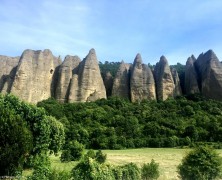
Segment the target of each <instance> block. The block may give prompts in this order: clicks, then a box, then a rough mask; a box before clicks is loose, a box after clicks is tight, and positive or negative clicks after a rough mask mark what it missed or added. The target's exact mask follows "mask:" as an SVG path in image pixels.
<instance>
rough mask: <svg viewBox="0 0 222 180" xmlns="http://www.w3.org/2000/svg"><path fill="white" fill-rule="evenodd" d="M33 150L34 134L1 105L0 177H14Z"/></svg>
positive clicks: (20, 119) (18, 117)
mask: <svg viewBox="0 0 222 180" xmlns="http://www.w3.org/2000/svg"><path fill="white" fill-rule="evenodd" d="M32 148H33V137H32V132H31V131H30V129H29V128H28V125H27V123H26V122H25V121H24V120H23V119H22V118H21V117H20V116H18V115H16V113H15V112H14V111H13V109H11V108H7V107H5V106H4V105H3V104H2V103H0V176H5V175H10V176H14V175H16V174H17V173H20V172H21V171H22V167H23V163H24V161H25V160H26V157H27V156H28V155H29V153H30V152H31V150H32Z"/></svg>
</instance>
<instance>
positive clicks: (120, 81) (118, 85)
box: [112, 61, 130, 99]
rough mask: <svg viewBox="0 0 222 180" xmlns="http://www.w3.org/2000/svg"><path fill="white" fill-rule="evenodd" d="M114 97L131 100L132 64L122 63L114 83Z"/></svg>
mask: <svg viewBox="0 0 222 180" xmlns="http://www.w3.org/2000/svg"><path fill="white" fill-rule="evenodd" d="M112 96H118V97H121V98H125V99H130V64H126V63H124V62H123V61H122V62H121V64H120V66H119V69H118V71H117V73H116V76H115V78H114V81H113V89H112Z"/></svg>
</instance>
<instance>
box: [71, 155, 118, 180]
mask: <svg viewBox="0 0 222 180" xmlns="http://www.w3.org/2000/svg"><path fill="white" fill-rule="evenodd" d="M72 177H73V178H74V179H89V180H98V179H100V180H112V179H114V175H113V172H112V168H111V167H110V166H109V165H106V164H100V163H98V162H97V161H96V160H95V159H92V158H90V157H87V156H85V157H84V158H83V160H82V161H80V162H79V163H78V164H77V165H76V167H74V168H73V170H72Z"/></svg>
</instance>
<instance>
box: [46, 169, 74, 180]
mask: <svg viewBox="0 0 222 180" xmlns="http://www.w3.org/2000/svg"><path fill="white" fill-rule="evenodd" d="M48 179H49V180H70V179H71V174H70V172H67V171H58V170H57V169H53V170H52V171H51V172H50V174H49V177H48Z"/></svg>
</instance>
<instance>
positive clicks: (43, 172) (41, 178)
mask: <svg viewBox="0 0 222 180" xmlns="http://www.w3.org/2000/svg"><path fill="white" fill-rule="evenodd" d="M32 166H33V169H34V171H33V173H32V175H31V176H29V177H28V180H48V177H49V175H50V173H51V162H50V159H49V157H48V156H47V155H46V154H39V155H36V156H35V157H34V158H33V160H32Z"/></svg>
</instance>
